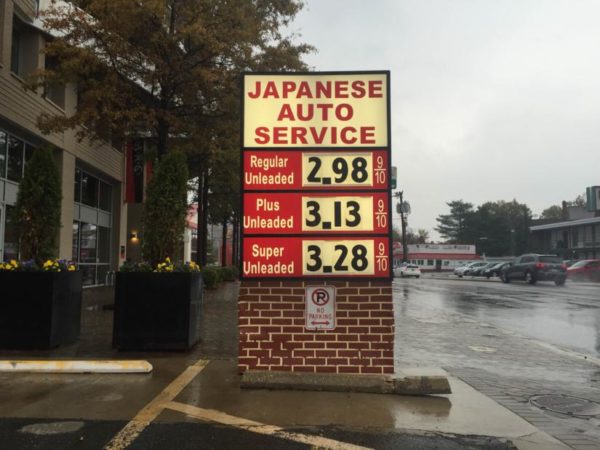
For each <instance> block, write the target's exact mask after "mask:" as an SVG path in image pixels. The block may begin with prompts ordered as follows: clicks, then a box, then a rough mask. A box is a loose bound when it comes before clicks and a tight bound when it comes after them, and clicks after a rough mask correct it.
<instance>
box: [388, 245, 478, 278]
mask: <svg viewBox="0 0 600 450" xmlns="http://www.w3.org/2000/svg"><path fill="white" fill-rule="evenodd" d="M407 247H408V249H407V250H408V255H407V256H408V262H409V263H410V264H416V265H417V266H419V268H420V269H421V270H422V271H425V272H427V271H429V272H433V271H437V272H441V271H451V270H454V268H455V267H459V266H462V265H464V264H466V263H468V262H471V261H477V260H478V259H480V257H479V255H477V252H476V248H475V245H463V244H409V245H407ZM400 264H402V244H400V243H399V242H394V267H397V266H399V265H400Z"/></svg>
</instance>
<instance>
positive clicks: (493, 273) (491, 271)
mask: <svg viewBox="0 0 600 450" xmlns="http://www.w3.org/2000/svg"><path fill="white" fill-rule="evenodd" d="M507 264H509V263H507V262H499V263H495V264H494V265H493V266H491V267H488V268H486V269H485V270H484V271H483V276H484V277H486V278H491V277H499V276H500V271H501V270H502V268H503V267H504V266H506V265H507Z"/></svg>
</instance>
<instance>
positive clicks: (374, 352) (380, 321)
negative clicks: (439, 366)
mask: <svg viewBox="0 0 600 450" xmlns="http://www.w3.org/2000/svg"><path fill="white" fill-rule="evenodd" d="M317 285H333V286H336V288H337V297H336V318H337V326H336V328H335V330H332V331H308V330H305V328H304V325H305V316H304V313H305V299H304V295H305V288H306V286H317ZM239 332H240V341H239V360H238V364H239V370H240V373H244V372H246V371H251V370H274V371H275V370H277V371H291V372H319V373H355V374H392V373H393V372H394V311H393V303H392V288H391V282H385V281H383V282H380V281H360V280H359V281H323V282H314V281H310V282H306V281H297V282H292V281H243V282H242V285H241V287H240V297H239Z"/></svg>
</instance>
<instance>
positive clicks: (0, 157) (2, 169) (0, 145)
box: [0, 130, 7, 178]
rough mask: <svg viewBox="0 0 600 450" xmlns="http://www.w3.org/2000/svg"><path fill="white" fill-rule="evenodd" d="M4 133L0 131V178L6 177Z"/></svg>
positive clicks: (5, 137)
mask: <svg viewBox="0 0 600 450" xmlns="http://www.w3.org/2000/svg"><path fill="white" fill-rule="evenodd" d="M6 139H7V136H6V133H5V132H4V131H2V130H0V178H4V177H5V176H6Z"/></svg>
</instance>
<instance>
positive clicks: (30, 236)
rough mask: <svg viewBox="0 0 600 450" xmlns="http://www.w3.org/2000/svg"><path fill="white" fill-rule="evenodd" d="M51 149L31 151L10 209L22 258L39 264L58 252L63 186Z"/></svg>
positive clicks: (53, 256)
mask: <svg viewBox="0 0 600 450" xmlns="http://www.w3.org/2000/svg"><path fill="white" fill-rule="evenodd" d="M52 153H53V152H52V150H51V149H50V148H39V149H36V150H35V151H34V152H33V156H32V157H31V159H30V160H29V162H28V163H27V165H26V166H25V173H24V175H23V179H22V180H21V183H20V184H19V192H18V194H17V203H16V205H15V209H14V212H13V214H14V215H13V220H14V222H15V224H16V226H17V229H18V234H19V242H20V248H21V259H22V260H29V259H33V260H35V261H36V263H38V264H42V262H43V261H44V260H46V259H51V258H55V257H56V255H57V253H58V248H57V243H58V232H59V230H60V207H61V202H62V190H61V184H60V174H59V171H58V167H57V165H56V162H55V161H54V157H53V154H52Z"/></svg>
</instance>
